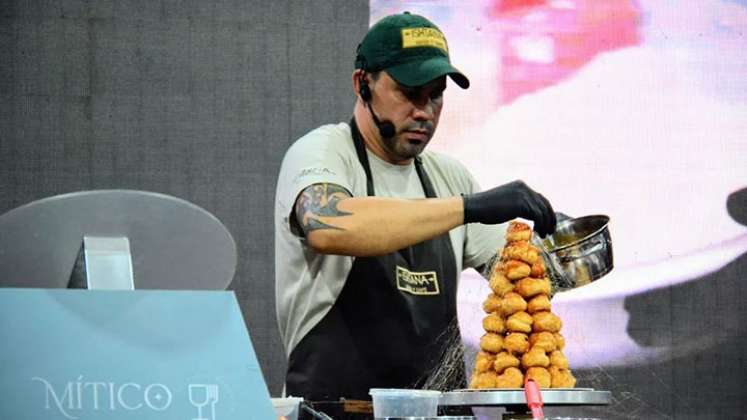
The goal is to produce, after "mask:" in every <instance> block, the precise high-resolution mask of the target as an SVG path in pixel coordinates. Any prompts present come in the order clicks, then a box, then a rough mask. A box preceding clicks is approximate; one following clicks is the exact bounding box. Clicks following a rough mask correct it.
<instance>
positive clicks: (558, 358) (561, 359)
mask: <svg viewBox="0 0 747 420" xmlns="http://www.w3.org/2000/svg"><path fill="white" fill-rule="evenodd" d="M550 364H551V365H553V366H557V367H559V368H560V369H568V368H569V366H568V359H567V358H566V357H565V355H564V354H563V352H562V351H560V350H555V351H553V352H550Z"/></svg>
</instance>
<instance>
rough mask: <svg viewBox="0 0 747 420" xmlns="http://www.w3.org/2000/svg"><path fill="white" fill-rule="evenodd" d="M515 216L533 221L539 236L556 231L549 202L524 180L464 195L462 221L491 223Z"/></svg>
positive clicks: (505, 220)
mask: <svg viewBox="0 0 747 420" xmlns="http://www.w3.org/2000/svg"><path fill="white" fill-rule="evenodd" d="M517 217H521V218H524V219H528V220H532V221H534V230H535V231H537V233H539V235H540V237H542V238H544V237H545V236H547V235H549V234H552V233H553V232H555V224H556V220H555V211H553V209H552V206H551V205H550V202H549V201H547V199H546V198H545V197H543V196H542V194H539V193H537V192H535V191H533V190H532V189H531V188H529V187H528V186H527V184H525V183H524V182H523V181H513V182H509V183H508V184H505V185H501V186H500V187H495V188H493V189H490V190H487V191H483V192H479V193H475V194H469V195H465V196H464V223H484V224H487V225H493V224H498V223H504V222H507V221H509V220H512V219H515V218H517Z"/></svg>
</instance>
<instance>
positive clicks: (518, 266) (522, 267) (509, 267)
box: [499, 260, 532, 280]
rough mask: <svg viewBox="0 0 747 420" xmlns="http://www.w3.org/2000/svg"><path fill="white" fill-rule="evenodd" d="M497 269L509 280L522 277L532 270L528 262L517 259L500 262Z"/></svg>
mask: <svg viewBox="0 0 747 420" xmlns="http://www.w3.org/2000/svg"><path fill="white" fill-rule="evenodd" d="M499 269H500V270H501V271H503V273H505V275H506V277H508V279H509V280H517V279H523V278H524V277H526V276H528V275H529V273H531V272H532V268H531V267H530V266H529V264H527V263H525V262H523V261H519V260H508V261H506V262H503V263H500V266H499Z"/></svg>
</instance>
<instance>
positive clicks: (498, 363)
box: [493, 351, 520, 373]
mask: <svg viewBox="0 0 747 420" xmlns="http://www.w3.org/2000/svg"><path fill="white" fill-rule="evenodd" d="M519 364H520V362H519V359H518V358H517V357H516V356H514V355H512V354H509V353H508V352H505V351H502V352H500V353H498V354H496V355H495V361H494V362H493V369H495V371H496V372H498V373H503V371H504V370H506V368H510V367H519Z"/></svg>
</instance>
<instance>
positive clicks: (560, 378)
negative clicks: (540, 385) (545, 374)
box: [548, 366, 576, 388]
mask: <svg viewBox="0 0 747 420" xmlns="http://www.w3.org/2000/svg"><path fill="white" fill-rule="evenodd" d="M548 370H549V371H550V376H551V378H552V381H551V385H552V387H553V388H573V387H575V386H576V378H575V377H574V376H573V374H572V373H571V371H570V370H569V369H561V368H559V367H557V366H550V369H548Z"/></svg>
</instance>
